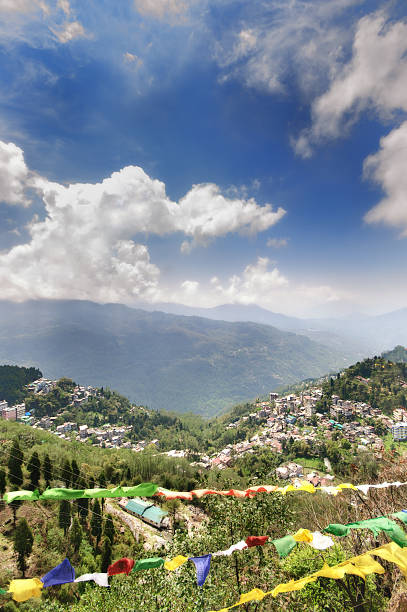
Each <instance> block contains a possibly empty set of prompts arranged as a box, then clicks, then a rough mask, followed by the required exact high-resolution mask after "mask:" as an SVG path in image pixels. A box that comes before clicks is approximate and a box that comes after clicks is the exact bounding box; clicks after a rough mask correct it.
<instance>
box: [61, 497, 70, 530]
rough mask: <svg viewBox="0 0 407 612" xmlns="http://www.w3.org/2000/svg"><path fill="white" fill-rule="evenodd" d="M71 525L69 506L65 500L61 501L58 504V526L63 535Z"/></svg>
mask: <svg viewBox="0 0 407 612" xmlns="http://www.w3.org/2000/svg"><path fill="white" fill-rule="evenodd" d="M70 524H71V504H70V503H69V501H68V500H67V499H62V500H61V501H60V504H59V515H58V525H59V526H60V527H61V529H63V530H64V535H66V532H67V531H68V527H69V525H70Z"/></svg>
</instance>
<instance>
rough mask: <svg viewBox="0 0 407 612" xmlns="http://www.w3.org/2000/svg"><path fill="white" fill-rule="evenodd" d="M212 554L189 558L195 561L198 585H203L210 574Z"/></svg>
mask: <svg viewBox="0 0 407 612" xmlns="http://www.w3.org/2000/svg"><path fill="white" fill-rule="evenodd" d="M211 558H212V555H202V556H201V557H190V558H189V559H188V560H189V561H193V562H194V563H195V567H196V581H197V583H198V586H203V585H204V584H205V580H206V578H207V576H208V574H209V570H210V567H211Z"/></svg>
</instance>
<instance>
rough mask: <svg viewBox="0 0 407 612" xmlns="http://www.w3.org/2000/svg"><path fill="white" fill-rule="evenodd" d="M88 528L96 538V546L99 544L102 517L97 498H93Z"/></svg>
mask: <svg viewBox="0 0 407 612" xmlns="http://www.w3.org/2000/svg"><path fill="white" fill-rule="evenodd" d="M90 530H91V533H92V535H93V536H94V537H95V538H96V548H97V547H98V545H99V540H100V538H101V536H102V517H101V514H100V504H99V500H98V499H95V501H94V502H93V508H92V518H91V520H90Z"/></svg>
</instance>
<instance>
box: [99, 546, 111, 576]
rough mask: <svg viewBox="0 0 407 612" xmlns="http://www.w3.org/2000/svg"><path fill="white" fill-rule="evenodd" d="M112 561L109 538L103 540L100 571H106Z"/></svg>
mask: <svg viewBox="0 0 407 612" xmlns="http://www.w3.org/2000/svg"><path fill="white" fill-rule="evenodd" d="M111 562H112V545H111V544H110V540H109V538H105V539H104V540H103V550H102V562H101V570H100V571H101V572H107V568H108V567H109V565H110V564H111Z"/></svg>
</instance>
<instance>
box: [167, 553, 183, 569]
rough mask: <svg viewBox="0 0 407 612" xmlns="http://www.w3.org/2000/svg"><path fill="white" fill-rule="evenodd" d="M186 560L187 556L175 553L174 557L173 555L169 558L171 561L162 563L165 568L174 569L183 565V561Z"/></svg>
mask: <svg viewBox="0 0 407 612" xmlns="http://www.w3.org/2000/svg"><path fill="white" fill-rule="evenodd" d="M187 561H188V557H184V556H183V555H177V556H176V557H174V559H171V561H166V562H165V563H164V567H165V569H166V570H170V571H173V570H176V569H177V567H180V566H181V565H184V563H186V562H187Z"/></svg>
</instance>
